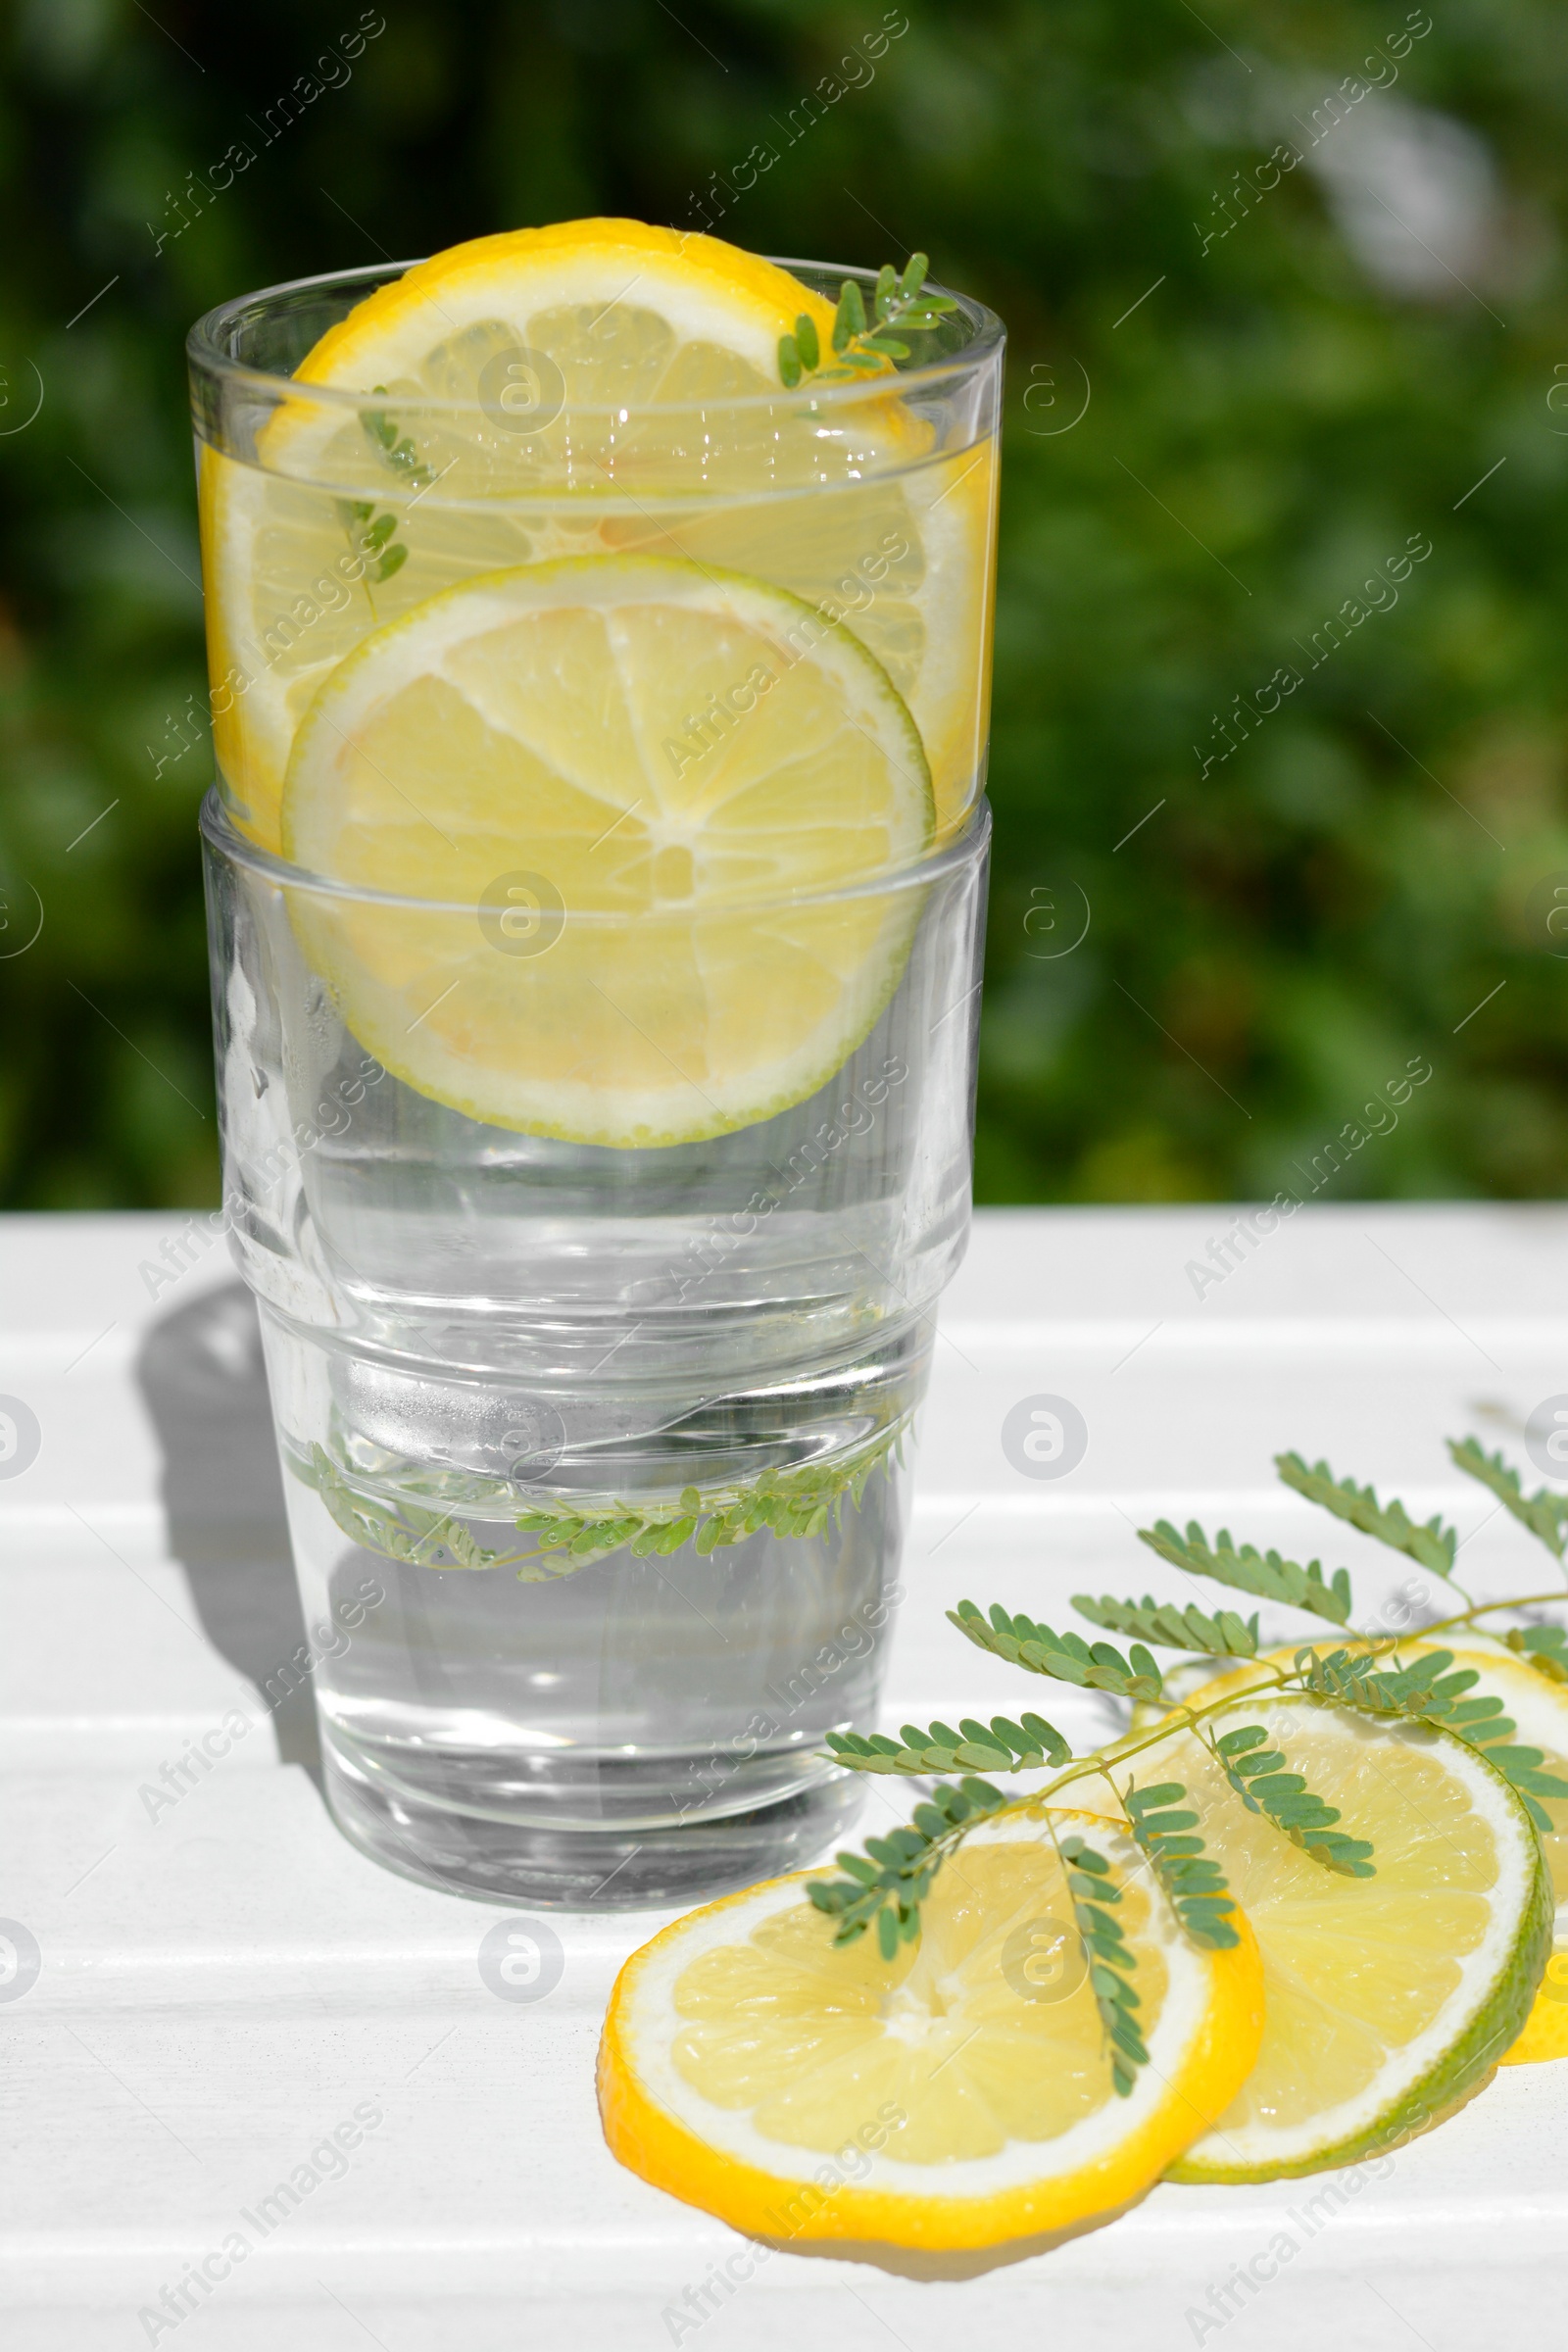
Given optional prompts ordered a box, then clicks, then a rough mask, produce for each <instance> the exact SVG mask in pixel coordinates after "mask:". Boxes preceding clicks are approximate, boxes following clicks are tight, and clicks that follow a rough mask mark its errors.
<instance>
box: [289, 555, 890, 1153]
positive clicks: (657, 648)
mask: <svg viewBox="0 0 1568 2352" xmlns="http://www.w3.org/2000/svg"><path fill="white" fill-rule="evenodd" d="M694 700H695V701H696V703H697V706H698V709H699V710H700V711H706V712H707V713H708V721H709V723H708V725H707V727H706V730H705V731H704V732H703V733H702V735H701V736H700V737H697V736H694V735H693V734H692V732H691V730H690V729H688V728H687V727H686V724H685V717H686V713H687V710H688V706H689V705H690V704H691V703H692V702H693V701H694ZM931 830H932V806H931V788H930V779H929V776H928V773H927V770H926V764H925V759H924V755H923V753H922V751H921V748H920V740H919V737H918V735H917V733H916V732H915V729H914V727H913V725H912V723H911V722H910V719H909V715H908V712H907V710H906V709H905V707H904V704H903V703H902V702H901V700H900V699H899V696H898V695H897V694H896V693H895V691H894V689H893V687H892V686H891V685H890V684H889V682H888V679H887V677H886V675H885V673H884V672H883V670H882V669H881V668H880V666H879V665H878V663H877V662H874V661H873V660H872V659H871V657H870V655H869V654H867V653H866V652H865V650H864V649H863V647H862V646H860V644H859V643H858V641H857V640H856V639H855V638H854V637H852V636H851V635H850V633H849V631H848V630H847V629H845V628H843V627H842V626H834V625H830V624H828V623H827V622H824V621H823V620H822V619H821V617H820V615H818V614H816V613H812V612H811V611H810V609H809V607H807V606H805V605H803V604H801V603H800V602H799V601H798V600H797V599H796V598H794V597H791V596H787V595H785V594H784V593H783V592H782V591H780V590H778V589H776V588H771V587H767V586H765V585H764V584H763V583H761V582H760V581H755V580H746V579H740V578H737V577H734V576H733V575H724V574H718V573H713V572H710V571H708V570H706V569H703V568H700V567H699V566H698V565H696V564H684V563H680V562H676V561H672V560H670V559H668V558H660V557H651V556H624V557H614V556H598V557H579V558H574V559H568V560H566V561H564V562H562V563H559V564H529V565H526V566H524V567H522V568H519V569H516V570H513V571H505V572H498V573H495V574H493V575H491V576H490V577H489V578H487V579H479V580H475V581H471V582H469V583H468V584H467V585H466V586H464V587H461V588H454V589H449V590H448V591H447V592H446V593H445V594H444V595H441V596H437V597H433V598H431V599H430V600H429V602H428V603H426V604H424V605H421V606H417V608H416V609H415V611H414V612H413V613H408V614H406V615H405V616H404V617H403V618H402V619H401V620H398V621H393V622H389V623H388V624H387V626H386V627H385V628H383V629H380V630H378V631H377V632H376V633H375V634H374V635H373V636H371V637H368V638H367V640H366V641H365V643H364V644H363V645H362V646H361V647H360V648H359V649H358V650H357V651H356V652H355V653H354V654H352V655H350V656H349V657H348V659H347V660H345V661H344V662H342V663H340V665H339V666H338V668H337V669H336V670H335V671H334V672H333V674H332V676H331V678H330V680H329V681H328V682H327V684H326V685H325V686H324V687H323V688H322V689H321V691H320V693H319V695H318V697H317V699H316V701H315V703H314V704H313V705H312V708H311V710H310V711H309V713H308V715H307V717H306V719H305V721H304V723H303V724H302V726H301V728H300V731H299V735H298V738H297V739H296V742H295V746H294V752H293V756H292V759H291V760H290V763H289V772H288V783H287V791H286V797H285V805H284V823H283V835H284V847H285V849H286V852H287V855H288V856H289V858H292V859H293V860H294V861H295V862H296V863H297V864H300V865H303V866H306V867H308V868H310V869H311V870H312V871H314V872H316V873H320V874H328V875H331V876H332V877H333V878H334V880H335V881H337V882H340V883H349V884H356V885H359V886H360V887H361V888H362V889H363V890H366V891H371V892H386V893H392V894H396V895H397V896H399V897H412V898H417V899H419V900H422V901H427V902H436V903H437V904H436V905H434V906H432V907H397V906H394V905H389V904H386V903H382V902H377V901H375V900H369V901H365V900H352V899H347V898H341V897H314V896H311V897H308V896H307V895H306V894H304V893H300V892H296V893H295V894H294V915H295V921H296V925H297V927H298V928H299V929H300V932H301V936H302V939H304V941H305V943H306V946H307V952H308V953H309V955H310V956H311V960H312V963H313V966H314V968H315V969H316V970H317V971H319V973H321V975H322V976H323V977H324V978H326V979H327V980H328V981H329V983H330V984H331V985H332V987H333V988H334V991H335V993H336V995H337V998H338V1001H339V1004H340V1006H341V1008H342V1011H343V1015H344V1018H345V1020H346V1021H347V1022H348V1024H349V1026H350V1028H351V1029H352V1030H353V1031H354V1034H355V1035H356V1037H358V1038H359V1040H360V1041H361V1043H362V1044H363V1045H365V1046H367V1047H368V1049H369V1051H370V1052H371V1053H373V1054H375V1055H376V1056H377V1058H378V1059H379V1060H381V1061H382V1062H384V1063H385V1065H386V1067H387V1068H388V1069H389V1070H392V1071H393V1072H394V1073H395V1074H396V1075H397V1076H398V1077H400V1078H403V1079H405V1080H406V1081H407V1083H408V1084H409V1085H411V1086H413V1087H416V1088H417V1089H418V1091H419V1092H420V1093H422V1094H425V1095H428V1096H431V1097H432V1098H433V1099H434V1100H435V1101H437V1102H439V1103H446V1104H449V1105H451V1106H452V1107H454V1108H456V1109H459V1110H463V1111H466V1113H467V1114H468V1115H469V1116H470V1117H472V1118H475V1119H481V1120H485V1121H487V1122H489V1123H491V1124H493V1125H498V1126H505V1127H513V1128H517V1129H521V1130H522V1131H524V1132H526V1133H529V1134H539V1135H553V1136H563V1137H567V1138H570V1139H571V1140H573V1141H576V1142H581V1143H593V1144H607V1145H613V1146H619V1147H623V1148H624V1147H628V1146H636V1145H658V1144H669V1143H678V1142H687V1141H691V1140H693V1139H695V1138H698V1137H702V1136H710V1135H718V1134H722V1133H725V1132H727V1131H728V1130H729V1129H731V1128H735V1127H742V1126H746V1125H749V1124H750V1123H751V1122H753V1121H754V1120H757V1119H760V1118H765V1117H767V1116H769V1115H770V1114H771V1113H772V1112H774V1111H775V1110H778V1109H781V1108H783V1107H784V1106H786V1105H787V1104H789V1103H796V1102H800V1101H802V1100H803V1099H804V1098H805V1097H807V1096H808V1095H810V1094H812V1093H814V1092H815V1090H816V1088H817V1087H818V1086H820V1085H821V1084H822V1083H823V1082H824V1081H825V1080H826V1079H827V1078H829V1077H831V1075H832V1074H833V1072H834V1071H835V1070H837V1069H838V1068H839V1067H840V1066H841V1064H842V1063H843V1062H844V1061H845V1060H846V1059H847V1058H848V1056H849V1055H850V1054H852V1053H853V1052H854V1050H855V1048H856V1046H857V1045H858V1043H859V1042H860V1040H861V1039H862V1038H863V1037H864V1036H865V1034H866V1032H867V1031H868V1030H869V1029H870V1027H871V1025H872V1023H873V1022H874V1021H875V1020H876V1018H877V1016H878V1014H879V1013H880V1011H881V1010H882V1007H883V1006H884V1005H885V1004H886V1003H887V1001H888V998H889V996H890V995H891V993H892V991H893V989H894V988H895V986H896V985H897V982H898V978H899V974H900V972H901V971H902V969H903V966H904V959H905V956H906V955H907V948H908V942H909V938H910V934H911V929H912V925H913V923H914V920H915V917H916V914H917V912H918V904H917V902H918V899H919V897H920V893H919V891H918V890H917V889H915V888H912V887H908V886H906V887H904V888H903V889H894V890H891V891H889V892H886V893H882V894H878V893H875V892H863V893H859V894H857V892H856V890H855V888H854V886H855V885H857V884H858V883H861V882H862V881H863V880H864V879H865V878H866V877H868V876H875V875H877V874H879V873H880V874H886V873H888V872H889V871H890V870H891V869H896V868H899V867H901V866H907V864H909V863H910V861H911V860H914V859H916V858H919V856H920V854H921V853H922V851H924V850H925V848H926V847H927V845H928V844H929V842H930V839H931ZM846 890H847V892H848V895H846V896H842V897H837V898H835V897H832V896H826V897H825V903H824V894H831V893H834V892H835V891H846ZM808 894H809V895H808Z"/></svg>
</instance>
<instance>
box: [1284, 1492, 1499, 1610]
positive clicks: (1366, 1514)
mask: <svg viewBox="0 0 1568 2352" xmlns="http://www.w3.org/2000/svg"><path fill="white" fill-rule="evenodd" d="M1274 1467H1275V1468H1276V1469H1277V1470H1278V1472H1279V1474H1280V1476H1281V1478H1282V1479H1283V1480H1284V1481H1285V1484H1286V1485H1287V1486H1288V1487H1294V1489H1295V1490H1296V1492H1297V1494H1298V1495H1305V1497H1306V1499H1307V1501H1308V1502H1316V1503H1320V1504H1321V1505H1322V1507H1323V1509H1324V1510H1326V1511H1332V1512H1333V1513H1334V1515H1335V1517H1336V1518H1337V1519H1347V1520H1348V1521H1349V1524H1350V1525H1351V1527H1355V1528H1359V1529H1360V1531H1361V1533H1362V1535H1363V1536H1375V1537H1376V1538H1377V1541H1378V1542H1379V1543H1380V1544H1390V1545H1392V1547H1393V1548H1394V1550H1396V1551H1402V1552H1403V1553H1404V1555H1405V1557H1406V1559H1411V1560H1414V1561H1415V1562H1416V1564H1417V1566H1418V1567H1422V1568H1429V1569H1430V1570H1431V1571H1432V1573H1433V1575H1434V1576H1451V1575H1452V1574H1453V1557H1454V1553H1455V1552H1456V1551H1457V1549H1458V1546H1459V1538H1458V1535H1457V1533H1456V1532H1455V1530H1454V1529H1453V1528H1451V1527H1445V1526H1444V1524H1443V1519H1442V1515H1441V1513H1440V1514H1438V1515H1437V1516H1435V1517H1433V1518H1431V1519H1429V1520H1428V1521H1427V1522H1426V1525H1425V1526H1424V1527H1418V1526H1417V1525H1416V1524H1415V1522H1414V1520H1412V1519H1411V1518H1409V1517H1408V1516H1407V1514H1406V1512H1405V1508H1404V1505H1403V1503H1402V1502H1391V1503H1389V1504H1388V1505H1387V1507H1385V1506H1384V1505H1383V1504H1382V1503H1380V1502H1379V1500H1378V1498H1377V1495H1376V1493H1375V1492H1374V1490H1373V1489H1372V1488H1371V1487H1358V1486H1357V1485H1356V1483H1355V1481H1354V1479H1353V1478H1342V1479H1336V1477H1335V1475H1334V1473H1333V1471H1332V1470H1331V1469H1330V1468H1329V1466H1328V1464H1327V1462H1315V1463H1314V1464H1313V1465H1312V1467H1311V1469H1310V1470H1309V1469H1308V1468H1307V1466H1306V1464H1305V1462H1303V1461H1302V1459H1301V1457H1300V1455H1299V1453H1277V1454H1276V1455H1275V1456H1274ZM1340 1622H1341V1624H1342V1625H1343V1624H1344V1622H1345V1620H1344V1619H1343V1618H1342V1619H1341V1620H1340Z"/></svg>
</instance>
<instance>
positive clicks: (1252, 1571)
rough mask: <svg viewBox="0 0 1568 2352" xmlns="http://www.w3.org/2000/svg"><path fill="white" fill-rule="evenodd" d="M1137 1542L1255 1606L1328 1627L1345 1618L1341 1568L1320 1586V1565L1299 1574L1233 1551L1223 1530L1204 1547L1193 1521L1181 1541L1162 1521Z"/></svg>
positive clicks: (1264, 1556)
mask: <svg viewBox="0 0 1568 2352" xmlns="http://www.w3.org/2000/svg"><path fill="white" fill-rule="evenodd" d="M1138 1540H1139V1542H1140V1543H1141V1544H1148V1545H1149V1548H1150V1550H1151V1551H1156V1552H1158V1554H1159V1556H1160V1558H1161V1559H1162V1560H1169V1561H1170V1563H1171V1565H1172V1566H1173V1567H1176V1568H1185V1569H1186V1570H1187V1571H1188V1572H1189V1574H1190V1575H1193V1576H1209V1577H1212V1578H1213V1579H1214V1582H1215V1583H1216V1584H1220V1585H1232V1586H1234V1587H1235V1589H1236V1590H1237V1591H1238V1592H1240V1593H1253V1594H1255V1596H1256V1597H1257V1598H1258V1599H1259V1600H1276V1601H1281V1602H1283V1603H1284V1605H1285V1606H1286V1607H1287V1608H1292V1609H1307V1610H1309V1611H1310V1612H1311V1614H1312V1615H1313V1616H1314V1617H1322V1618H1325V1619H1326V1620H1327V1622H1328V1623H1329V1624H1330V1625H1344V1624H1345V1623H1346V1622H1347V1620H1348V1617H1349V1614H1350V1579H1349V1575H1348V1571H1347V1570H1346V1569H1344V1568H1336V1569H1335V1571H1334V1575H1333V1578H1332V1580H1331V1581H1330V1582H1329V1583H1325V1582H1324V1579H1323V1568H1322V1564H1321V1562H1320V1561H1317V1560H1312V1561H1310V1562H1309V1563H1308V1565H1307V1566H1306V1567H1305V1568H1302V1567H1301V1566H1300V1565H1299V1563H1298V1562H1297V1561H1295V1560H1286V1559H1282V1558H1281V1557H1280V1555H1279V1553H1278V1552H1277V1551H1269V1552H1261V1551H1258V1550H1256V1549H1254V1547H1253V1546H1252V1545H1251V1544H1243V1545H1242V1546H1241V1548H1240V1549H1239V1550H1238V1548H1237V1546H1236V1544H1234V1543H1233V1542H1232V1541H1231V1537H1230V1533H1229V1531H1228V1530H1227V1529H1225V1528H1223V1527H1222V1528H1221V1529H1220V1531H1219V1534H1218V1535H1217V1536H1216V1537H1215V1539H1214V1541H1213V1544H1209V1542H1208V1539H1207V1538H1206V1537H1205V1535H1204V1534H1203V1531H1202V1529H1201V1527H1200V1526H1199V1524H1198V1521H1197V1520H1196V1519H1192V1520H1189V1522H1188V1525H1187V1533H1186V1535H1185V1536H1179V1535H1178V1534H1177V1533H1176V1530H1175V1528H1174V1527H1172V1525H1171V1523H1170V1521H1169V1520H1168V1519H1159V1520H1156V1521H1155V1523H1154V1525H1153V1526H1152V1527H1141V1528H1140V1529H1139V1531H1138Z"/></svg>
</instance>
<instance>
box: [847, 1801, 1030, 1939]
mask: <svg viewBox="0 0 1568 2352" xmlns="http://www.w3.org/2000/svg"><path fill="white" fill-rule="evenodd" d="M1006 1801H1007V1800H1006V1798H1005V1796H1004V1795H1003V1794H1002V1792H1001V1790H1000V1789H992V1788H990V1787H988V1786H987V1784H986V1783H985V1782H984V1781H979V1780H974V1779H964V1780H962V1781H959V1782H958V1783H957V1784H956V1786H955V1785H953V1784H950V1783H946V1782H944V1783H941V1784H939V1785H938V1787H937V1788H935V1789H932V1791H931V1794H930V1797H929V1799H928V1800H927V1801H926V1803H924V1804H922V1805H916V1806H915V1808H914V1813H913V1817H912V1818H911V1820H910V1823H909V1826H908V1828H907V1829H901V1830H892V1831H890V1832H889V1834H888V1835H887V1837H886V1838H867V1839H866V1841H865V1852H864V1854H850V1853H844V1854H840V1855H839V1856H838V1864H839V1868H840V1869H841V1870H842V1871H843V1872H844V1874H845V1875H844V1877H843V1878H842V1879H813V1880H812V1882H811V1884H810V1885H809V1887H807V1889H806V1891H807V1893H808V1895H809V1897H810V1900H811V1901H812V1902H813V1903H814V1904H815V1905H816V1907H817V1909H818V1910H819V1911H825V1912H826V1913H827V1914H828V1916H829V1917H830V1918H831V1919H835V1920H837V1922H838V1932H837V1934H836V1935H835V1936H834V1939H833V1940H834V1941H835V1943H854V1942H855V1941H856V1940H857V1938H858V1937H859V1936H863V1935H864V1934H865V1931H866V1929H867V1928H868V1927H869V1926H870V1924H871V1922H872V1921H873V1920H875V1922H876V1932H877V1945H878V1948H879V1949H880V1951H881V1954H882V1957H883V1959H884V1960H891V1959H892V1958H893V1956H894V1954H895V1953H896V1952H897V1950H898V1948H899V1944H900V1941H901V1940H902V1941H904V1942H905V1943H910V1942H912V1941H913V1940H914V1937H915V1936H916V1935H918V1933H919V1928H920V1905H921V1904H922V1903H923V1902H924V1900H925V1898H926V1895H927V1894H928V1893H929V1891H930V1887H931V1882H932V1880H933V1879H934V1878H935V1877H936V1874H937V1872H938V1871H939V1870H940V1869H941V1867H942V1864H943V1862H944V1861H945V1860H946V1858H947V1856H948V1854H949V1853H950V1852H951V1851H952V1849H953V1847H954V1846H955V1845H956V1843H957V1842H958V1839H959V1838H960V1837H961V1836H962V1835H963V1834H964V1833H965V1832H966V1831H968V1830H970V1829H973V1828H974V1827H975V1826H976V1824H977V1823H979V1822H981V1821H983V1820H985V1818H986V1817H987V1815H988V1814H991V1813H997V1812H1000V1811H1001V1809H1002V1808H1003V1806H1004V1805H1005V1803H1006Z"/></svg>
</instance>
